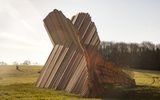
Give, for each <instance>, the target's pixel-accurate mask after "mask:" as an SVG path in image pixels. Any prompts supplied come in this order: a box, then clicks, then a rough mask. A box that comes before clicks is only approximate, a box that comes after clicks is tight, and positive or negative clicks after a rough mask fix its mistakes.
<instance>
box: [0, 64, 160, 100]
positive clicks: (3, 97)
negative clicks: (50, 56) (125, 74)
mask: <svg viewBox="0 0 160 100" xmlns="http://www.w3.org/2000/svg"><path fill="white" fill-rule="evenodd" d="M41 68H42V66H20V69H21V71H19V70H16V66H0V100H160V72H159V71H149V70H136V69H127V70H129V73H130V72H132V77H133V78H134V79H135V80H136V84H137V86H136V87H134V88H122V87H116V88H115V87H113V86H107V87H106V88H107V91H106V93H105V94H104V96H103V97H102V98H80V97H79V96H78V95H75V94H71V93H66V92H64V91H55V90H51V89H42V88H37V87H35V82H36V79H37V77H38V75H39V73H38V71H39V70H40V69H41Z"/></svg>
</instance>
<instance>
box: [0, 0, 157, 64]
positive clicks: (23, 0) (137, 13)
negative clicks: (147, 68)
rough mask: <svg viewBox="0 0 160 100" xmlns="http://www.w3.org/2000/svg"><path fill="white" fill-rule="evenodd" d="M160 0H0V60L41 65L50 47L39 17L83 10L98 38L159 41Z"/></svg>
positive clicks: (120, 40)
mask: <svg viewBox="0 0 160 100" xmlns="http://www.w3.org/2000/svg"><path fill="white" fill-rule="evenodd" d="M159 5H160V0H0V61H5V62H7V63H8V64H12V63H13V62H14V61H17V62H19V63H22V62H23V61H24V60H30V61H31V62H33V63H36V62H37V63H39V64H44V63H45V62H46V60H47V58H48V56H49V54H50V52H51V50H52V48H53V45H52V43H51V42H50V39H49V37H48V34H47V32H46V30H45V28H44V26H43V19H44V18H45V17H46V16H47V14H48V13H49V12H51V11H53V9H58V10H61V11H62V12H63V13H64V14H65V16H66V17H68V18H71V17H72V16H73V15H75V14H77V13H78V12H87V13H89V14H90V15H91V17H92V20H93V21H94V22H95V24H96V26H97V31H98V34H99V37H100V40H101V41H114V42H137V43H140V42H142V41H150V42H152V43H155V44H159V43H160V6H159Z"/></svg>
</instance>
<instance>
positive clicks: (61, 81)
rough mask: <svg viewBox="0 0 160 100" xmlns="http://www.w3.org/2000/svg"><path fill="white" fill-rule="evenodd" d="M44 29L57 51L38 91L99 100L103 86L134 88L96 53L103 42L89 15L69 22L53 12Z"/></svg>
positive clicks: (123, 75) (40, 78)
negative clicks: (75, 94)
mask: <svg viewBox="0 0 160 100" xmlns="http://www.w3.org/2000/svg"><path fill="white" fill-rule="evenodd" d="M44 25H45V28H46V30H47V32H48V35H49V37H50V39H51V41H52V44H53V45H54V48H53V50H52V51H51V53H50V55H49V57H48V59H47V61H46V63H45V65H44V67H43V69H42V71H41V73H40V76H39V78H38V80H37V83H36V86H37V87H43V88H51V89H56V90H65V91H67V92H72V93H77V94H80V95H81V96H82V97H97V96H99V95H101V94H102V93H103V91H104V87H103V85H102V84H105V83H112V84H114V83H119V84H120V85H134V84H135V82H134V80H132V79H131V78H130V77H129V76H128V75H127V74H125V73H124V72H122V71H121V69H118V68H116V67H113V66H112V64H111V63H108V62H106V60H104V59H103V58H102V57H101V56H100V55H99V53H98V52H97V48H98V46H99V44H100V39H99V37H98V33H97V29H96V26H95V24H94V22H92V21H91V17H90V15H89V14H87V13H79V14H77V15H75V16H73V17H72V19H71V20H69V19H68V18H66V17H65V16H64V15H63V13H62V12H61V11H58V10H54V11H53V12H51V13H49V14H48V16H47V17H46V18H45V19H44ZM117 75H118V77H117Z"/></svg>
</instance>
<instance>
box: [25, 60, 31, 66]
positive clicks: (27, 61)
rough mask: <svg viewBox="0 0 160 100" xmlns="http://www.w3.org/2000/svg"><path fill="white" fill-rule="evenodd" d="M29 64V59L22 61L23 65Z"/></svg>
mask: <svg viewBox="0 0 160 100" xmlns="http://www.w3.org/2000/svg"><path fill="white" fill-rule="evenodd" d="M30 64H31V62H30V61H29V60H25V61H24V62H23V65H30Z"/></svg>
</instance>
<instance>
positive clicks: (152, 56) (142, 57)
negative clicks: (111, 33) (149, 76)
mask: <svg viewBox="0 0 160 100" xmlns="http://www.w3.org/2000/svg"><path fill="white" fill-rule="evenodd" d="M99 51H100V53H101V54H102V55H103V56H104V57H105V58H106V59H108V60H110V61H112V62H114V63H116V64H120V65H123V66H129V67H134V68H140V69H150V70H160V44H158V45H155V44H153V43H151V42H142V43H140V44H138V43H123V42H121V43H114V42H101V45H100V47H99Z"/></svg>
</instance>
